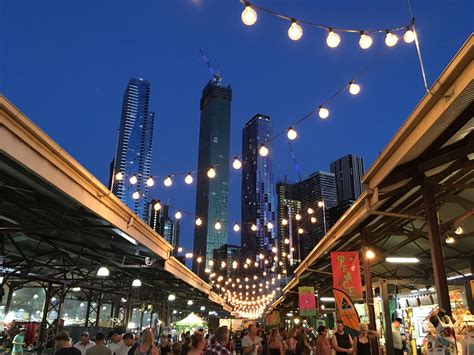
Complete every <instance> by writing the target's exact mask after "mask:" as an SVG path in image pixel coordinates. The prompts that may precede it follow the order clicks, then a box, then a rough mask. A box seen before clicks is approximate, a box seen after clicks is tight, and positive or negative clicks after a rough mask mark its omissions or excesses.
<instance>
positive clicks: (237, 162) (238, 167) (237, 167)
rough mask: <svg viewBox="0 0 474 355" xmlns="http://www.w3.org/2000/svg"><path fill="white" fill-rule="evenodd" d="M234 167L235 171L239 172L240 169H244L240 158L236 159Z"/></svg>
mask: <svg viewBox="0 0 474 355" xmlns="http://www.w3.org/2000/svg"><path fill="white" fill-rule="evenodd" d="M232 167H233V168H234V169H235V170H239V169H240V168H241V167H242V162H241V161H240V160H239V158H238V157H235V158H234V162H233V163H232Z"/></svg>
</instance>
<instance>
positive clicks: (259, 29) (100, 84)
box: [0, 0, 474, 249]
mask: <svg viewBox="0 0 474 355" xmlns="http://www.w3.org/2000/svg"><path fill="white" fill-rule="evenodd" d="M255 3H256V4H258V5H261V6H265V7H270V8H272V9H275V10H279V11H282V12H286V13H288V14H290V15H293V16H294V17H296V18H304V19H307V20H310V21H313V22H319V23H324V24H328V25H333V26H335V27H362V28H379V27H382V28H386V27H394V26H398V25H404V24H407V23H408V22H409V17H408V9H407V2H406V1H405V0H383V1H380V0H371V1H368V0H359V1H342V0H330V1H329V0H324V1H313V0H304V1H303V0H291V1H290V0H286V1H282V0H281V1H276V0H273V1H271V0H255ZM241 11H242V6H241V5H240V4H239V2H238V1H237V0H194V1H193V0H168V1H165V0H134V1H131V0H130V1H123V0H100V1H97V0H75V1H72V0H43V1H38V0H0V33H1V34H0V91H1V92H2V93H3V94H5V95H6V96H7V97H8V98H9V99H10V100H11V101H12V102H13V103H14V104H15V105H16V106H18V107H19V108H20V109H21V110H22V111H23V112H24V113H25V114H26V115H27V116H28V117H29V118H30V119H32V120H33V121H34V122H35V123H36V124H37V125H38V126H39V127H40V128H41V129H43V130H44V131H45V132H46V133H47V134H49V135H50V136H51V137H52V138H53V139H54V140H55V141H57V142H58V143H59V144H60V145H61V146H63V147H64V148H65V149H66V151H68V152H69V153H70V154H71V155H72V156H73V157H75V158H76V159H77V160H78V161H79V162H80V163H82V164H83V165H84V166H85V167H86V168H87V169H88V170H90V171H91V172H92V173H93V174H94V175H95V176H97V177H98V178H99V179H100V180H101V181H103V182H104V183H106V182H107V179H108V169H109V162H110V161H111V159H112V157H113V155H114V149H115V144H116V138H117V137H116V136H117V129H118V125H119V118H120V109H121V100H122V95H123V91H124V89H125V85H126V83H127V81H128V79H129V78H130V77H143V78H145V79H148V80H150V81H151V82H152V95H151V108H152V110H153V111H155V112H156V127H155V137H154V157H153V165H152V170H153V172H154V174H159V175H164V174H168V173H171V172H176V171H188V170H193V169H195V168H196V166H197V154H198V153H197V146H198V144H197V142H198V135H199V98H200V95H201V90H202V88H203V86H204V85H205V84H206V82H207V81H208V80H209V79H210V75H209V72H208V70H207V68H206V65H205V64H204V62H203V61H202V59H201V57H200V56H199V53H198V50H199V48H202V49H203V50H204V51H205V52H206V54H207V56H208V57H209V58H210V59H211V61H212V63H213V65H214V67H215V68H219V69H221V71H222V74H223V76H224V82H225V83H230V84H231V85H232V87H233V91H234V92H233V95H234V97H233V103H232V131H231V137H232V142H231V154H238V153H239V152H240V148H241V147H240V146H241V129H242V127H243V125H244V124H245V122H247V121H248V120H249V119H250V118H251V117H252V116H253V115H254V114H255V113H263V114H268V115H270V116H271V117H272V120H273V122H274V130H275V131H280V130H282V129H284V128H287V127H288V125H289V124H290V123H291V122H293V121H295V120H297V119H298V118H299V117H301V116H302V115H304V114H306V113H307V112H308V111H310V110H311V109H312V108H313V107H314V106H316V105H319V103H320V102H321V101H323V100H324V99H325V98H327V97H328V96H330V95H332V94H333V93H334V92H335V91H336V90H338V89H339V88H340V87H341V86H342V85H343V84H344V83H346V82H347V81H348V80H350V78H351V77H352V75H353V74H355V73H357V72H358V71H359V70H361V69H362V68H363V67H364V66H365V65H367V63H369V62H371V61H373V58H374V57H377V56H379V55H380V53H382V52H383V51H387V52H388V53H387V54H386V55H385V56H384V57H383V59H382V60H379V61H378V62H377V64H376V65H374V66H372V67H371V68H370V70H369V71H368V72H367V73H366V74H365V75H364V76H363V77H362V78H361V79H360V81H359V83H360V84H361V86H362V91H361V94H360V95H359V96H357V97H352V96H350V95H349V94H348V93H343V94H342V95H340V96H339V97H338V98H336V100H334V101H333V102H332V103H331V105H330V109H331V116H330V119H329V120H327V121H324V122H321V121H320V120H317V119H316V118H312V119H310V120H308V121H306V122H305V123H304V124H303V125H302V126H301V127H297V128H299V129H298V132H299V134H300V136H299V138H298V140H297V141H296V142H295V143H294V144H293V146H294V150H295V154H296V157H297V159H298V161H299V162H300V163H301V165H302V167H303V172H304V174H305V175H308V174H310V173H312V172H314V171H316V170H328V169H329V164H330V162H331V161H333V160H334V159H336V158H338V157H339V156H341V155H343V154H347V153H349V152H350V153H356V154H360V155H362V156H364V158H365V162H366V167H368V166H370V164H371V163H372V162H373V160H374V159H375V158H376V156H377V154H378V153H379V152H380V151H381V150H382V149H383V148H384V146H385V145H386V144H387V143H388V141H389V139H390V138H391V137H392V136H393V135H394V133H395V132H396V130H397V129H398V127H399V126H400V125H401V123H402V122H403V121H404V120H405V118H406V117H407V116H408V115H409V113H410V112H411V110H412V109H413V108H414V106H415V105H416V104H417V103H418V102H419V100H420V99H421V98H422V96H423V95H424V89H423V86H422V81H421V76H420V70H419V65H418V62H417V58H416V52H415V47H414V46H413V45H406V44H405V43H403V42H400V43H399V45H397V46H396V47H394V48H390V49H387V48H385V45H384V43H383V35H379V36H377V37H375V43H374V45H373V47H372V48H371V49H370V50H368V51H362V50H361V49H360V48H359V47H358V44H357V42H358V36H356V35H350V34H345V35H343V36H342V43H341V45H340V46H339V47H338V48H337V49H330V48H328V47H327V46H326V45H325V34H324V32H322V31H320V30H315V29H311V28H307V27H304V31H305V33H304V36H303V38H302V40H300V41H299V42H292V41H291V40H289V38H288V36H287V34H286V32H287V28H288V23H287V22H285V21H282V20H279V19H276V18H274V17H270V16H268V15H265V14H262V13H259V19H258V21H257V23H256V25H254V26H253V27H246V26H244V25H243V24H242V22H241V21H240V14H241ZM414 11H415V16H416V21H417V27H418V35H419V38H420V41H421V46H422V50H423V54H424V60H425V64H426V72H427V75H428V80H429V82H430V83H432V82H433V81H434V80H435V78H436V77H437V76H438V75H439V74H440V72H441V71H442V70H443V69H444V67H445V66H446V65H447V64H448V62H449V61H450V59H451V58H452V57H453V56H454V54H455V53H456V52H457V50H458V49H459V47H460V46H461V45H462V43H463V42H464V41H465V40H466V39H467V37H468V36H469V34H470V33H471V32H472V30H473V27H474V26H473V23H474V16H473V14H474V2H473V1H472V0H463V1H461V0H459V1H455V0H451V1H444V0H423V1H415V2H414ZM272 157H273V158H274V173H275V180H277V179H278V178H282V177H283V176H284V175H287V176H288V178H289V179H291V180H296V174H295V171H294V169H293V166H292V161H291V158H290V154H289V150H288V146H287V143H286V140H285V139H279V140H277V141H276V142H275V143H274V145H273V146H272ZM239 192H240V174H238V173H235V172H233V173H232V174H231V197H230V205H231V207H230V220H236V221H238V220H239V219H240V200H239V196H240V194H239ZM153 195H155V196H156V197H158V198H161V199H162V200H167V199H170V203H171V204H172V205H175V206H179V207H180V208H182V209H184V210H187V211H191V212H192V211H194V199H195V186H192V187H189V186H185V185H184V183H182V182H179V183H176V184H175V185H174V187H173V188H172V189H171V190H164V188H163V187H162V185H161V184H159V187H157V188H154V190H153ZM192 228H193V221H192V219H191V218H189V217H188V218H186V219H185V220H184V221H183V228H182V232H183V233H182V239H184V241H183V243H182V244H183V245H184V246H185V247H186V248H188V249H189V248H191V247H192ZM230 235H231V236H232V238H231V241H232V242H239V239H238V238H237V237H236V236H235V234H234V233H232V232H231V233H230Z"/></svg>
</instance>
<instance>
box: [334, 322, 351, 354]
mask: <svg viewBox="0 0 474 355" xmlns="http://www.w3.org/2000/svg"><path fill="white" fill-rule="evenodd" d="M332 347H333V348H334V350H336V355H345V354H352V352H353V342H352V338H351V337H350V336H349V334H347V333H346V332H345V331H344V323H343V322H342V320H338V321H337V322H336V331H335V332H334V336H333V337H332Z"/></svg>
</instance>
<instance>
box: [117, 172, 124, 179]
mask: <svg viewBox="0 0 474 355" xmlns="http://www.w3.org/2000/svg"><path fill="white" fill-rule="evenodd" d="M123 177H124V176H123V173H122V172H121V171H119V172H118V173H117V174H115V180H117V181H122V180H123Z"/></svg>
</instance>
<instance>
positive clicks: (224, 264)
mask: <svg viewBox="0 0 474 355" xmlns="http://www.w3.org/2000/svg"><path fill="white" fill-rule="evenodd" d="M226 266H227V264H226V262H225V261H223V262H221V268H222V269H223V268H225V267H226ZM219 277H220V276H219Z"/></svg>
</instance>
